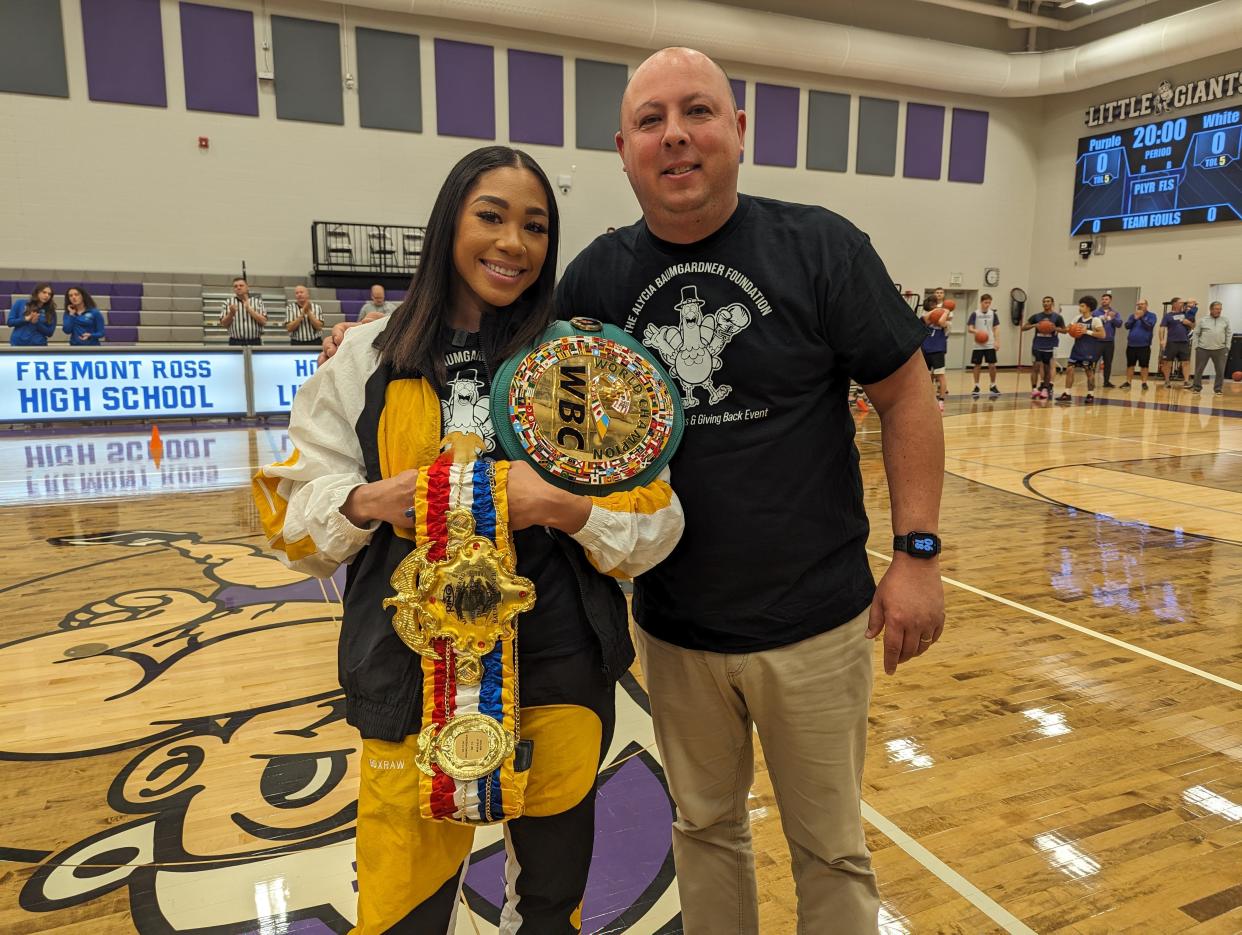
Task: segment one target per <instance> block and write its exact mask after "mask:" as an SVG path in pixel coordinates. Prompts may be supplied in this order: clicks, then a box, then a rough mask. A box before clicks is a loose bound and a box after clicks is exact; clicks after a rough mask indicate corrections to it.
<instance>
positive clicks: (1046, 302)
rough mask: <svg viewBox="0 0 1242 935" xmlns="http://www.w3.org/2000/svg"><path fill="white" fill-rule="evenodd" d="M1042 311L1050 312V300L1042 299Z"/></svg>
mask: <svg viewBox="0 0 1242 935" xmlns="http://www.w3.org/2000/svg"><path fill="white" fill-rule="evenodd" d="M1044 311H1045V312H1050V311H1052V299H1049V298H1046V297H1045V298H1044Z"/></svg>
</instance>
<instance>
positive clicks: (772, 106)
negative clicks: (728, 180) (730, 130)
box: [755, 82, 798, 168]
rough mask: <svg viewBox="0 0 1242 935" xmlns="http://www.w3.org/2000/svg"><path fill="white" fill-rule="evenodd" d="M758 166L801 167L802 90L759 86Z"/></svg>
mask: <svg viewBox="0 0 1242 935" xmlns="http://www.w3.org/2000/svg"><path fill="white" fill-rule="evenodd" d="M755 163H756V164H757V165H765V166H789V167H790V168H792V167H794V166H796V165H797V164H798V89H797V88H789V87H785V86H783V85H779V84H763V83H762V82H756V83H755Z"/></svg>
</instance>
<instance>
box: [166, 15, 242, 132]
mask: <svg viewBox="0 0 1242 935" xmlns="http://www.w3.org/2000/svg"><path fill="white" fill-rule="evenodd" d="M181 59H182V63H183V65H184V67H185V106H186V109H187V110H206V111H210V112H212V113H217V114H242V115H243V116H246V117H257V116H259V77H258V73H257V71H256V69H255V63H254V15H253V14H252V13H250V12H249V11H247V10H226V9H224V8H223V7H214V6H203V5H202V4H200V3H182V4H181Z"/></svg>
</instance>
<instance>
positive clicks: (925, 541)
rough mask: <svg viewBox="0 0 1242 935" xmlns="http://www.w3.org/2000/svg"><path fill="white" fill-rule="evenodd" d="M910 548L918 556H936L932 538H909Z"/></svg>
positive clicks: (934, 543) (934, 542) (934, 541)
mask: <svg viewBox="0 0 1242 935" xmlns="http://www.w3.org/2000/svg"><path fill="white" fill-rule="evenodd" d="M910 547H911V548H912V549H914V551H915V552H917V553H918V554H919V555H935V554H936V540H935V539H934V538H933V537H932V536H911V537H910Z"/></svg>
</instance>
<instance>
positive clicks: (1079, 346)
mask: <svg viewBox="0 0 1242 935" xmlns="http://www.w3.org/2000/svg"><path fill="white" fill-rule="evenodd" d="M1099 317H1101V316H1100V313H1099V311H1098V310H1097V311H1094V312H1092V313H1091V318H1083V317H1082V316H1081V315H1080V316H1079V317H1078V318H1075V319H1074V321H1076V322H1078V324H1080V325H1086V327H1087V333H1086V334H1084V335H1083V336H1082V337H1081V338H1075V339H1074V347H1073V349H1072V350H1071V351H1070V360H1095V359H1096V358H1097V357H1099V356H1100V351H1101V348H1100V339H1099V338H1096V337H1094V336H1092V334H1091V329H1092V328H1093V327H1094V322H1093V321H1092V319H1095V318H1099Z"/></svg>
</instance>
